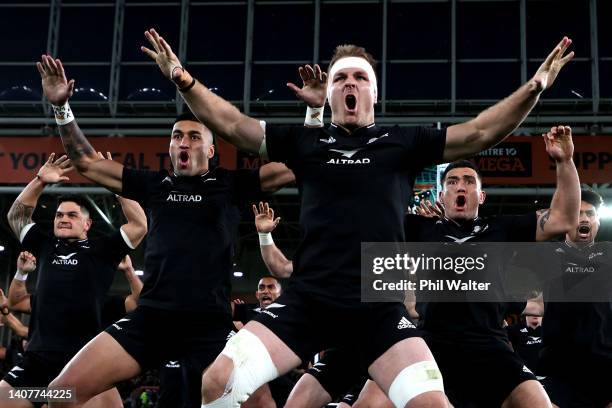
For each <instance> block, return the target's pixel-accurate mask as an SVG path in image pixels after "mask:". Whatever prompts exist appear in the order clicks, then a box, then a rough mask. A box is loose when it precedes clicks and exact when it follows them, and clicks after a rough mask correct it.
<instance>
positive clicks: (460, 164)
mask: <svg viewBox="0 0 612 408" xmlns="http://www.w3.org/2000/svg"><path fill="white" fill-rule="evenodd" d="M465 167H467V168H468V169H472V170H474V171H475V172H476V177H478V181H480V184H482V173H481V172H480V170H479V169H478V167H477V166H476V165H475V164H474V162H471V161H469V160H456V161H454V162H452V163H449V165H448V166H446V168H445V169H444V171H443V172H442V176H441V177H440V180H441V183H442V185H444V181H445V180H446V175H447V174H448V172H449V171H451V170H453V169H462V168H465Z"/></svg>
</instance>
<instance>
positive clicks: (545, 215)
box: [537, 208, 550, 231]
mask: <svg viewBox="0 0 612 408" xmlns="http://www.w3.org/2000/svg"><path fill="white" fill-rule="evenodd" d="M537 213H538V218H539V219H540V222H539V224H540V229H541V230H542V231H544V226H545V225H546V223H547V222H548V219H549V218H550V208H549V209H547V210H538V211H537Z"/></svg>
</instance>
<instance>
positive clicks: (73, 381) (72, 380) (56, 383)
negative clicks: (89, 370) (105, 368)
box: [49, 370, 95, 405]
mask: <svg viewBox="0 0 612 408" xmlns="http://www.w3.org/2000/svg"><path fill="white" fill-rule="evenodd" d="M79 378H81V379H82V378H83V376H78V375H73V374H72V373H71V371H70V370H64V371H62V373H60V375H58V376H57V377H55V379H54V380H53V381H51V383H50V384H49V388H67V389H71V390H72V392H73V393H74V397H75V400H76V403H77V405H80V404H84V403H85V402H87V401H88V400H90V399H91V398H92V397H94V396H95V393H93V392H92V391H91V389H90V387H88V386H87V384H86V383H84V382H83V381H79Z"/></svg>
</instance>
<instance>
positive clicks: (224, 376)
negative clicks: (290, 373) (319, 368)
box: [202, 329, 278, 408]
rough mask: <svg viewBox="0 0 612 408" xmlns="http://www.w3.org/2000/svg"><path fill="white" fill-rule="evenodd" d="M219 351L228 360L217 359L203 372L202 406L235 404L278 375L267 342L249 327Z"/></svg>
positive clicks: (237, 404) (238, 403)
mask: <svg viewBox="0 0 612 408" xmlns="http://www.w3.org/2000/svg"><path fill="white" fill-rule="evenodd" d="M221 354H222V355H223V356H225V357H227V359H229V363H230V364H229V365H227V364H226V363H227V362H228V361H227V359H218V360H217V361H215V364H213V366H212V367H211V368H210V369H209V370H207V372H206V373H205V374H204V377H203V380H202V388H203V397H204V401H205V402H204V404H202V407H203V408H224V407H227V408H229V407H236V408H237V407H239V406H240V404H241V403H243V402H244V401H246V400H247V398H249V396H250V395H251V394H252V393H253V392H254V391H255V390H256V389H257V388H259V387H260V386H262V385H263V384H265V383H267V382H269V381H271V380H273V379H274V378H276V377H277V376H278V370H277V369H276V366H275V365H274V363H273V362H272V358H271V357H270V353H268V350H267V349H266V346H265V345H264V344H263V343H262V341H261V340H260V339H259V338H258V337H257V336H256V335H254V334H253V333H251V332H249V331H248V330H244V329H243V330H240V331H239V332H238V334H236V335H235V336H234V337H232V338H231V339H230V340H229V341H228V342H227V344H226V345H225V348H224V349H223V351H222V352H221ZM224 361H225V363H224ZM228 368H229V369H230V370H228Z"/></svg>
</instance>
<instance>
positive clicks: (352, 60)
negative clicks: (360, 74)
mask: <svg viewBox="0 0 612 408" xmlns="http://www.w3.org/2000/svg"><path fill="white" fill-rule="evenodd" d="M345 68H359V69H362V70H364V71H365V72H366V73H367V74H368V79H369V80H370V84H371V86H370V92H371V93H372V99H373V100H374V103H376V101H377V99H378V86H377V85H376V74H375V73H374V69H373V68H372V66H371V65H370V63H369V62H368V61H366V60H365V59H363V58H361V57H344V58H340V59H339V60H338V61H336V62H335V63H334V65H332V67H331V70H330V71H329V75H328V76H327V80H328V84H327V100H328V101H331V91H332V84H333V81H334V75H336V73H337V72H338V71H340V70H341V69H345Z"/></svg>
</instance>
